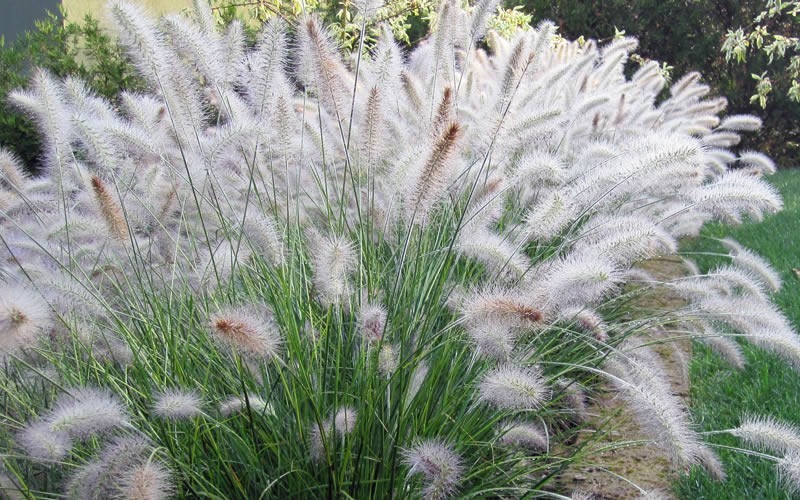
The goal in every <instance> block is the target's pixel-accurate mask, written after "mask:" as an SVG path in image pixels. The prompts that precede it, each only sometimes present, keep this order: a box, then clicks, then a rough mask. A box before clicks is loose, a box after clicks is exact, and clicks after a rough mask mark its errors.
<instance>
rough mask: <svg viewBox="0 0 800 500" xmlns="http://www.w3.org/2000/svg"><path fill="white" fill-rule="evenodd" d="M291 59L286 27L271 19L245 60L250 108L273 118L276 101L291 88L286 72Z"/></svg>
mask: <svg viewBox="0 0 800 500" xmlns="http://www.w3.org/2000/svg"><path fill="white" fill-rule="evenodd" d="M288 59H289V45H288V42H287V38H286V23H285V22H284V21H283V19H281V18H280V17H279V16H275V17H271V18H270V19H269V20H268V21H267V22H266V23H264V27H263V28H262V29H261V32H260V33H259V37H258V44H257V45H256V50H255V51H254V52H252V53H250V54H248V55H247V56H246V63H247V64H249V65H250V68H251V71H250V73H249V74H248V76H250V77H252V80H250V81H248V82H247V83H248V85H246V86H245V92H246V96H247V99H248V100H249V101H250V104H251V105H252V106H253V108H255V110H256V112H257V113H259V114H266V115H270V114H271V113H272V112H273V108H272V107H273V106H274V105H275V101H274V98H275V97H276V96H277V95H278V93H279V92H281V91H282V87H285V86H286V85H288V81H287V79H286V75H285V73H284V72H283V68H284V66H285V65H286V63H287V62H288Z"/></svg>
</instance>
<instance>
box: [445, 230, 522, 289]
mask: <svg viewBox="0 0 800 500" xmlns="http://www.w3.org/2000/svg"><path fill="white" fill-rule="evenodd" d="M476 229H477V230H476V231H473V230H472V228H471V227H470V228H469V230H463V231H461V232H460V233H459V235H458V240H457V242H456V245H455V247H454V248H455V250H456V251H457V252H458V253H460V254H462V255H463V256H465V257H469V258H473V259H475V260H477V261H478V262H480V263H482V264H483V265H484V266H485V267H486V270H487V271H488V272H489V273H490V274H491V275H496V276H498V277H500V278H501V279H513V278H519V277H521V276H522V275H523V274H524V273H525V271H527V270H528V268H529V267H530V266H531V264H530V262H529V261H528V259H527V257H526V256H525V254H524V253H523V252H522V251H521V250H520V249H519V248H517V246H516V245H514V244H512V243H511V242H510V241H508V239H507V238H504V237H502V236H499V235H497V234H494V233H492V232H490V231H489V230H488V229H484V228H476Z"/></svg>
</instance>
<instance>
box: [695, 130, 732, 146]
mask: <svg viewBox="0 0 800 500" xmlns="http://www.w3.org/2000/svg"><path fill="white" fill-rule="evenodd" d="M741 140H742V137H741V136H740V135H739V134H734V133H733V132H713V133H710V134H707V135H704V136H703V138H702V143H703V145H704V146H707V147H712V148H729V147H731V146H735V145H737V144H739V142H741Z"/></svg>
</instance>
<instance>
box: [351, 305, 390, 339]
mask: <svg viewBox="0 0 800 500" xmlns="http://www.w3.org/2000/svg"><path fill="white" fill-rule="evenodd" d="M384 328H386V308H384V307H383V306H382V305H380V304H370V303H367V304H364V305H362V306H361V310H360V311H359V312H358V333H359V334H360V335H361V338H362V339H364V340H365V341H366V342H367V344H370V345H372V344H376V343H378V342H380V340H381V338H382V337H383V330H384Z"/></svg>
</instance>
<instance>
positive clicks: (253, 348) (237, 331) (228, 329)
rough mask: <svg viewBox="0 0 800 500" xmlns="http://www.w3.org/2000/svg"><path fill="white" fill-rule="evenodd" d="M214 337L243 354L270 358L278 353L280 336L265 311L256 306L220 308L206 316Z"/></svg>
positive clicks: (280, 346)
mask: <svg viewBox="0 0 800 500" xmlns="http://www.w3.org/2000/svg"><path fill="white" fill-rule="evenodd" d="M209 326H210V330H211V333H212V334H213V335H214V338H215V339H216V340H217V341H218V342H220V343H221V344H223V345H226V346H228V347H230V348H232V349H233V350H234V351H236V352H238V353H239V354H242V355H243V356H246V357H249V358H253V359H263V360H267V361H269V360H271V359H274V358H276V357H278V356H279V354H280V352H281V348H282V343H283V342H282V339H281V336H280V332H279V331H278V327H277V325H276V324H275V322H274V321H273V320H272V318H271V317H270V315H269V313H268V312H267V311H264V310H262V309H261V308H256V307H231V308H226V309H222V310H221V311H220V312H218V313H216V314H213V315H212V316H211V318H210V319H209Z"/></svg>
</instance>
